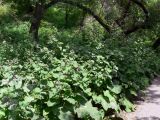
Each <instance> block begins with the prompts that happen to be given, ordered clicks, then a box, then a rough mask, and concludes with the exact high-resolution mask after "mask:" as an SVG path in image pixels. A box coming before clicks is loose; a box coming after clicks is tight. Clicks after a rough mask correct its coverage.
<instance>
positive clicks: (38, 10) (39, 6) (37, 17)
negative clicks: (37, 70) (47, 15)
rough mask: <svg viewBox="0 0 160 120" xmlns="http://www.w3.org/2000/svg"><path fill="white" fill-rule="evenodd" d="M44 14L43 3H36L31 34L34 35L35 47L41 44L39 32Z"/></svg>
mask: <svg viewBox="0 0 160 120" xmlns="http://www.w3.org/2000/svg"><path fill="white" fill-rule="evenodd" d="M43 12H44V6H43V3H39V2H37V3H36V7H35V9H34V13H33V19H32V21H31V27H30V33H31V34H32V37H33V40H34V44H35V46H37V45H38V43H39V37H38V30H39V27H40V23H41V19H42V16H43Z"/></svg>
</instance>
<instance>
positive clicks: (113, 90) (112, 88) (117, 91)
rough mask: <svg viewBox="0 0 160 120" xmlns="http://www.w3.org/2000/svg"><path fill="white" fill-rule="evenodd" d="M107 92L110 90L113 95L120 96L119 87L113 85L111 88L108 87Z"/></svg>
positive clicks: (120, 88) (120, 87)
mask: <svg viewBox="0 0 160 120" xmlns="http://www.w3.org/2000/svg"><path fill="white" fill-rule="evenodd" d="M108 89H109V90H111V91H112V92H113V93H115V94H120V93H121V91H122V86H121V85H113V87H108Z"/></svg>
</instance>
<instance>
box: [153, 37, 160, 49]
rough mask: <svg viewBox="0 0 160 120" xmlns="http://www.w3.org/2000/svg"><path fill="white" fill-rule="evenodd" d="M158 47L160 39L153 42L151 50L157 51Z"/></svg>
mask: <svg viewBox="0 0 160 120" xmlns="http://www.w3.org/2000/svg"><path fill="white" fill-rule="evenodd" d="M159 46H160V37H159V38H158V39H157V40H156V41H155V42H154V44H153V46H152V47H153V49H157V48H158V47H159Z"/></svg>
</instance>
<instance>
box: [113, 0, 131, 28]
mask: <svg viewBox="0 0 160 120" xmlns="http://www.w3.org/2000/svg"><path fill="white" fill-rule="evenodd" d="M130 6H131V0H128V3H127V5H126V6H125V8H124V12H123V15H122V16H121V17H120V18H118V19H117V20H116V23H117V24H118V25H119V26H120V27H121V25H122V21H123V20H124V19H125V18H126V17H127V14H128V12H129V8H130Z"/></svg>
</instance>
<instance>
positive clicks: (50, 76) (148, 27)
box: [0, 0, 160, 120]
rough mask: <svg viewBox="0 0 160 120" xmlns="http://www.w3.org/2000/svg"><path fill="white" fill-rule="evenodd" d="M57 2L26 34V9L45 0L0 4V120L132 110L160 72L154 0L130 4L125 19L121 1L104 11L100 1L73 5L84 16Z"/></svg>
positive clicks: (55, 119)
mask: <svg viewBox="0 0 160 120" xmlns="http://www.w3.org/2000/svg"><path fill="white" fill-rule="evenodd" d="M62 1H65V2H64V3H59V4H57V5H56V6H54V7H51V8H49V9H46V11H45V12H44V13H43V17H42V18H41V19H40V22H41V24H40V26H38V27H37V28H36V29H32V30H31V28H30V27H31V26H32V25H33V24H34V25H35V22H33V19H34V18H33V17H35V16H34V15H32V14H34V12H33V11H32V9H33V10H35V9H36V5H37V3H41V2H42V3H43V4H42V3H41V5H44V4H48V3H49V2H52V1H51V0H50V1H49V0H48V1H47V0H41V1H40V0H36V1H33V0H28V1H26V0H4V1H2V3H1V5H0V120H79V119H80V120H81V119H82V120H104V119H109V118H110V117H111V115H113V114H116V113H118V112H120V111H121V110H125V111H127V112H131V111H133V110H134V105H133V98H134V97H136V96H137V93H138V91H140V90H143V89H145V88H146V87H147V86H148V85H149V84H150V82H151V79H152V78H154V77H155V75H157V74H159V73H160V54H159V51H160V50H159V43H158V42H157V41H158V40H157V39H158V38H159V34H160V17H159V11H160V10H159V5H160V3H159V2H158V0H149V1H147V2H144V1H143V0H142V1H141V4H142V6H141V5H140V6H139V3H138V4H135V3H136V2H135V3H134V2H133V3H132V4H130V9H128V11H127V15H126V16H124V15H122V14H123V13H124V11H125V10H124V8H126V6H127V5H128V3H127V0H123V2H122V3H119V2H118V0H117V1H114V2H113V1H112V0H110V1H109V6H108V8H105V7H104V6H105V5H106V4H104V6H103V5H102V3H103V2H104V3H105V0H102V3H101V1H98V2H97V1H96V0H91V1H82V0H81V1H79V4H81V5H83V6H85V7H87V8H88V9H87V10H86V11H85V10H84V11H82V10H83V9H85V8H83V9H82V10H81V9H78V8H77V7H74V5H75V4H73V3H74V2H73V3H72V2H71V4H65V3H67V1H68V0H62ZM69 1H70V0H69ZM131 1H136V0H131ZM75 2H76V0H75ZM143 5H144V6H147V7H145V9H147V10H148V12H149V14H147V13H143V10H144V8H143V7H144V6H143ZM102 6H103V7H102ZM32 7H33V8H32ZM141 7H142V8H143V9H141ZM105 9H108V11H109V13H107V14H106V13H105ZM88 10H92V11H94V14H95V15H97V17H98V18H97V19H93V18H92V17H91V16H93V17H95V16H94V15H93V14H92V13H90V12H87V11H88ZM126 10H127V9H126ZM35 11H36V10H35ZM144 11H145V10H144ZM87 13H88V14H87ZM120 15H122V16H123V17H124V18H120ZM148 15H149V18H147V17H148ZM156 16H157V18H155V17H156ZM117 18H120V19H119V20H118V19H117ZM99 19H100V21H98V20H99ZM146 19H147V20H146ZM116 20H118V23H120V24H119V25H118V23H116V22H115V21H116ZM97 21H98V22H97ZM101 22H104V24H105V25H106V26H109V28H110V30H108V29H106V26H103V25H102V24H103V23H101ZM141 23H142V24H141ZM34 25H33V26H34ZM137 26H138V29H136V30H133V31H132V32H130V33H129V32H128V31H129V30H131V29H133V28H134V29H135V27H137ZM30 30H31V31H30ZM34 30H38V32H39V34H35V31H34ZM106 30H108V31H109V32H108V31H106ZM127 30H128V31H127ZM29 31H30V33H29ZM32 33H33V34H32ZM36 35H38V38H37V36H36ZM156 40H157V41H156ZM155 41H156V42H155ZM154 43H156V45H157V47H156V48H155V47H152V45H153V44H154Z"/></svg>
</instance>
